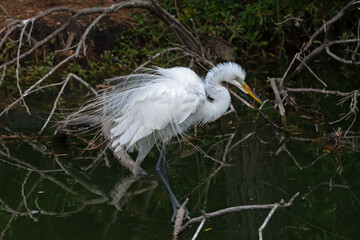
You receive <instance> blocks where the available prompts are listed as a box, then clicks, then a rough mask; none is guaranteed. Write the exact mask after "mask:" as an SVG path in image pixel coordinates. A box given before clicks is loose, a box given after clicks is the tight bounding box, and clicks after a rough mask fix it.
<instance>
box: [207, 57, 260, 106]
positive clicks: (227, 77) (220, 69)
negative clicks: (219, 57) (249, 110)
mask: <svg viewBox="0 0 360 240" xmlns="http://www.w3.org/2000/svg"><path fill="white" fill-rule="evenodd" d="M211 72H213V73H214V74H213V75H219V76H218V77H219V79H220V81H221V82H226V83H229V84H231V85H234V86H235V87H237V88H239V89H240V90H241V91H243V92H244V93H246V94H249V95H250V96H251V97H253V98H254V99H255V100H256V101H258V102H259V103H260V104H262V101H261V100H260V98H259V97H258V96H257V95H256V94H255V93H254V92H253V91H252V90H251V89H250V87H249V86H248V85H247V84H246V83H245V77H246V73H245V70H244V69H243V68H242V67H241V66H240V65H238V64H236V63H233V62H228V63H221V64H218V65H217V66H215V67H214V68H213V69H211ZM216 73H217V74H216ZM210 76H211V75H210ZM213 77H215V76H213Z"/></svg>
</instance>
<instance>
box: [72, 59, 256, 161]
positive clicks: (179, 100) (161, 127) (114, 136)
mask: <svg viewBox="0 0 360 240" xmlns="http://www.w3.org/2000/svg"><path fill="white" fill-rule="evenodd" d="M244 79H245V71H244V70H243V69H242V68H241V67H240V66H239V65H237V64H236V63H231V62H229V63H223V64H219V65H217V66H215V67H214V68H212V69H211V70H210V71H209V72H208V74H207V75H206V77H205V80H203V79H201V78H200V77H198V76H197V74H195V72H194V71H192V70H191V69H189V68H184V67H174V68H169V69H164V68H156V69H153V70H149V69H148V70H146V71H145V72H143V73H140V74H132V75H128V76H123V77H117V78H113V79H110V80H111V82H113V83H115V82H118V83H116V84H114V86H113V87H111V88H110V90H106V91H104V93H103V94H102V95H101V96H100V97H97V98H95V99H94V100H93V101H91V102H90V103H88V104H86V105H84V106H83V107H82V108H81V109H80V110H79V111H78V112H77V113H75V114H73V115H72V116H70V120H71V119H72V120H78V119H84V117H85V118H88V117H91V116H94V115H96V116H99V115H101V118H100V119H101V123H100V122H99V125H101V126H102V131H103V133H104V135H105V136H106V138H108V139H109V140H110V145H111V147H112V149H114V151H115V152H116V151H119V149H121V148H123V147H125V148H126V150H127V151H133V150H134V149H136V150H138V152H139V153H138V156H137V164H140V163H141V162H142V161H143V159H144V158H145V156H146V155H147V154H148V153H149V151H150V150H151V148H152V147H153V146H154V144H156V143H157V142H160V141H161V142H163V143H166V142H168V141H169V140H170V139H171V138H172V137H174V136H177V135H181V134H183V133H184V132H185V131H186V130H187V129H188V128H190V127H192V126H194V125H196V124H199V125H201V124H204V123H207V122H212V121H215V120H216V119H218V118H219V117H221V116H222V115H223V114H224V113H225V112H226V110H227V109H228V108H229V105H230V94H229V91H228V90H227V89H226V88H225V87H224V86H223V83H225V82H227V83H230V84H232V85H234V86H236V87H238V88H240V89H241V90H242V91H243V92H245V93H249V94H250V95H251V96H252V97H253V98H255V99H256V100H257V101H259V102H260V103H261V101H260V100H259V98H258V97H257V96H256V95H255V94H254V93H253V92H252V91H251V90H250V88H249V87H248V86H247V85H246V83H245V82H244Z"/></svg>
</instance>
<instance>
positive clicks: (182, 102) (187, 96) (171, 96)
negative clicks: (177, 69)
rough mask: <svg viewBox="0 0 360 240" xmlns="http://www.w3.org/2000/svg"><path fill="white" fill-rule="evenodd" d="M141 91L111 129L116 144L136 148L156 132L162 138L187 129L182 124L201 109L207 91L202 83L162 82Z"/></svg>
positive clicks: (167, 137) (114, 144) (116, 145)
mask: <svg viewBox="0 0 360 240" xmlns="http://www.w3.org/2000/svg"><path fill="white" fill-rule="evenodd" d="M137 95H138V96H137V97H134V100H133V101H131V103H129V104H128V107H127V109H126V111H124V113H123V115H122V116H120V117H118V118H116V119H115V120H114V125H113V127H112V129H111V130H110V135H111V140H112V147H114V148H120V147H123V146H126V148H127V149H129V148H132V147H133V146H134V144H136V143H137V142H138V141H139V140H141V139H143V138H145V137H148V136H149V135H151V134H152V133H155V132H156V133H157V136H156V138H161V139H169V138H171V137H172V136H174V135H177V134H179V133H181V132H182V131H184V129H183V128H182V127H181V126H180V125H181V124H182V123H184V122H185V121H186V120H187V119H188V118H189V116H190V115H192V114H194V113H195V112H196V111H197V110H198V108H199V107H200V106H201V104H202V101H203V100H204V95H205V94H204V90H203V89H202V88H201V87H200V88H198V89H196V88H194V86H192V88H188V87H184V86H182V85H180V84H177V83H176V82H160V83H158V84H152V85H150V86H148V87H146V88H145V89H143V90H139V92H138V94H137ZM115 150H116V149H115Z"/></svg>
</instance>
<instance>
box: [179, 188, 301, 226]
mask: <svg viewBox="0 0 360 240" xmlns="http://www.w3.org/2000/svg"><path fill="white" fill-rule="evenodd" d="M298 195H299V193H296V194H294V196H292V197H291V198H290V200H289V201H288V202H287V203H286V202H284V200H281V201H280V202H278V203H273V204H263V205H244V206H236V207H229V208H225V209H221V210H218V211H215V212H211V213H205V216H206V218H208V219H210V218H214V217H219V216H222V215H225V214H228V213H233V212H240V211H243V210H260V209H273V208H274V207H276V209H278V208H286V207H289V206H291V205H292V203H293V201H294V200H295V198H296V197H297V196H298ZM276 209H275V210H276ZM275 210H274V211H275ZM205 216H204V215H203V216H199V217H196V218H192V219H190V220H189V221H188V222H187V223H185V224H184V225H183V226H182V227H181V228H180V230H179V233H182V232H184V231H185V230H186V229H188V228H189V227H190V226H192V225H193V224H195V223H199V222H202V221H203V219H205ZM271 216H272V215H271ZM271 216H270V217H271ZM265 220H266V219H265ZM265 225H266V224H265Z"/></svg>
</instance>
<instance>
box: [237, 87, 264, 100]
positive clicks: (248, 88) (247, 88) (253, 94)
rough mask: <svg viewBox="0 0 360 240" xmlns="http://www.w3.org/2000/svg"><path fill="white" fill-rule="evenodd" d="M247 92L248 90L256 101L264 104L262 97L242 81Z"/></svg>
mask: <svg viewBox="0 0 360 240" xmlns="http://www.w3.org/2000/svg"><path fill="white" fill-rule="evenodd" d="M240 84H241V86H242V87H243V89H244V90H245V92H247V93H248V94H249V95H250V96H252V97H253V98H254V99H255V100H256V101H258V102H259V103H260V104H263V103H262V101H261V100H260V98H259V97H258V96H257V95H256V94H255V93H254V92H253V91H252V90H251V89H250V87H249V86H248V85H247V84H246V83H240Z"/></svg>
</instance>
